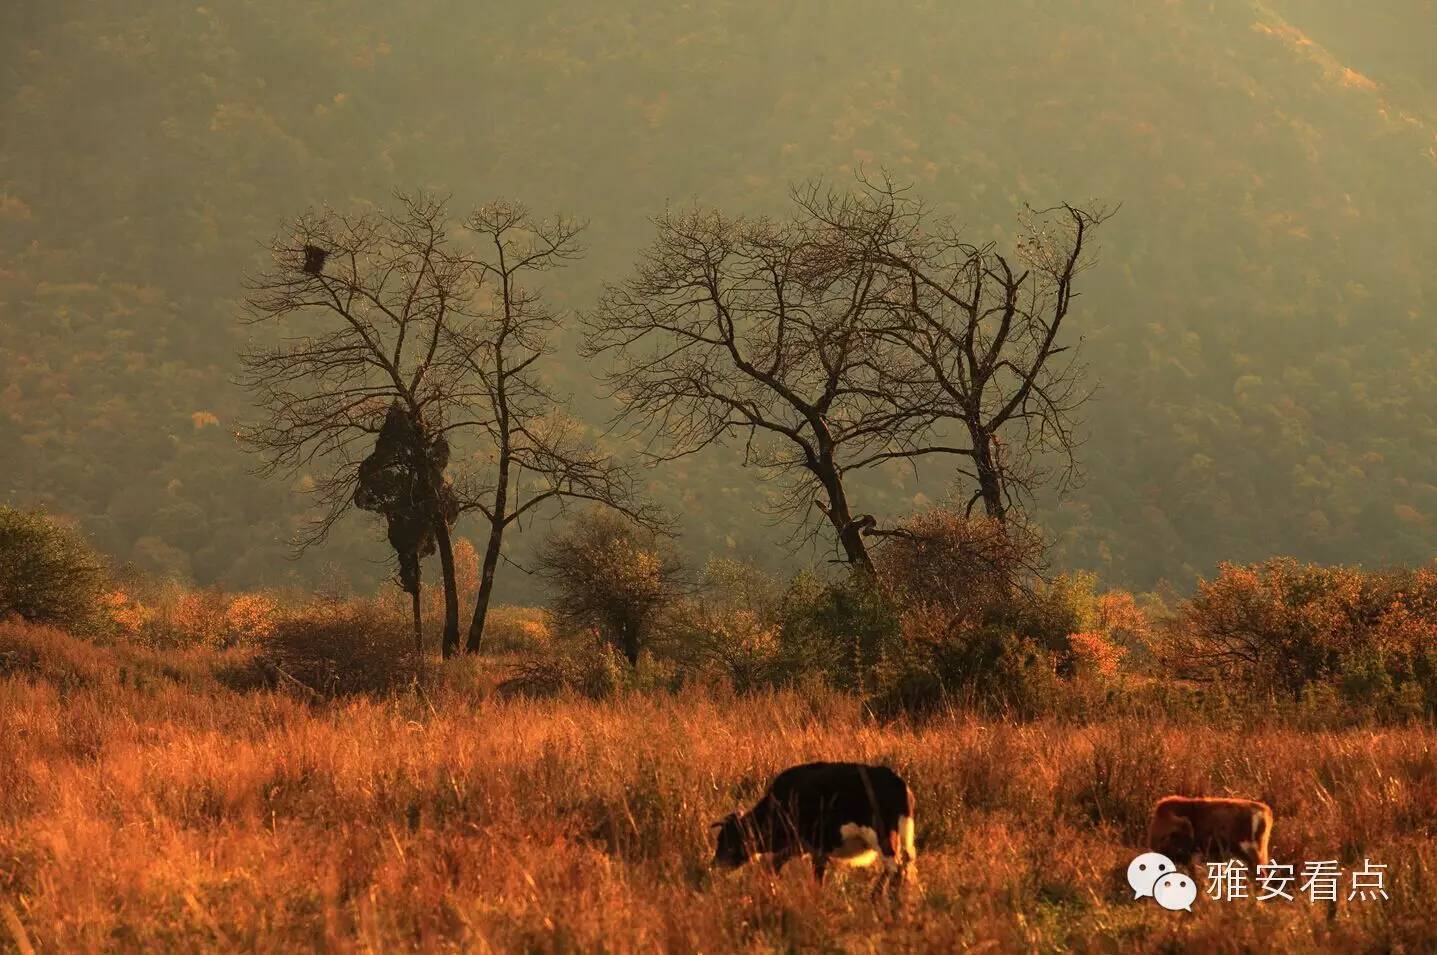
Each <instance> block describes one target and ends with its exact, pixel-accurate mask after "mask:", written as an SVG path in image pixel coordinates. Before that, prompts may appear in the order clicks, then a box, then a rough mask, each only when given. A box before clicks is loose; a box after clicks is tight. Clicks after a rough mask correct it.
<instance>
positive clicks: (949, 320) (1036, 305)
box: [795, 174, 1111, 521]
mask: <svg viewBox="0 0 1437 955" xmlns="http://www.w3.org/2000/svg"><path fill="white" fill-rule="evenodd" d="M795 198H796V200H797V202H798V204H799V206H800V207H801V208H802V209H803V210H804V211H805V212H806V213H807V214H808V215H809V216H811V217H812V219H813V221H814V223H815V228H816V229H817V230H818V231H819V232H820V233H821V234H822V239H821V242H822V245H823V248H824V255H825V257H826V259H827V264H826V266H825V267H826V268H828V269H831V270H836V271H841V272H846V273H851V272H854V271H860V270H864V269H875V270H877V271H878V272H879V273H880V276H879V277H878V278H876V279H875V286H877V287H879V288H880V289H881V291H880V292H878V293H876V294H879V295H881V297H882V298H883V300H884V302H885V303H886V304H887V305H888V306H889V307H890V308H891V310H892V312H891V314H892V320H891V321H890V322H889V323H888V324H887V326H886V327H885V329H884V334H885V335H887V336H888V337H889V338H890V339H891V341H892V344H894V345H895V346H898V347H901V348H903V349H904V350H905V351H906V352H907V353H908V354H909V355H910V356H911V358H912V359H913V360H915V361H916V366H913V365H910V366H908V369H909V370H910V371H911V370H912V369H913V368H914V367H916V368H917V377H915V378H912V379H910V380H909V381H908V382H907V383H906V384H905V385H899V386H898V387H900V388H902V387H907V388H909V389H911V390H917V391H921V392H924V393H925V394H926V396H927V397H926V399H925V404H926V406H927V407H928V408H929V409H930V410H931V411H932V413H933V420H934V422H935V424H939V423H941V422H952V423H955V424H956V425H958V426H959V427H960V428H961V430H962V434H963V437H965V438H966V439H967V443H966V445H964V446H944V448H943V450H944V451H945V452H947V453H951V454H956V455H959V456H961V457H966V458H967V459H968V462H969V465H968V466H966V467H960V468H959V470H960V472H961V473H962V474H964V475H966V476H967V477H968V478H970V479H971V480H972V481H973V482H974V484H975V490H974V492H973V495H972V497H971V498H970V499H969V501H968V504H967V510H968V511H969V512H970V513H971V511H972V508H973V506H974V505H975V504H976V503H977V502H979V501H982V503H983V507H984V510H985V512H986V514H987V516H989V517H991V518H994V519H996V520H999V521H1003V520H1005V519H1006V518H1007V517H1008V515H1009V512H1010V511H1011V510H1012V509H1013V507H1014V506H1015V505H1016V504H1018V503H1020V502H1021V500H1022V499H1024V498H1027V497H1030V496H1031V494H1032V492H1033V490H1034V489H1035V488H1036V487H1037V486H1039V485H1040V484H1042V483H1045V482H1046V481H1048V480H1050V479H1051V478H1052V477H1053V476H1054V475H1053V474H1052V473H1051V471H1049V470H1048V468H1049V467H1051V466H1053V465H1054V464H1056V467H1057V469H1058V471H1059V473H1058V475H1057V478H1058V481H1059V484H1060V486H1065V485H1066V484H1067V483H1068V482H1069V481H1070V480H1071V479H1073V478H1074V477H1075V476H1076V474H1077V465H1076V460H1075V458H1074V450H1075V446H1076V440H1077V439H1076V433H1077V427H1078V424H1079V422H1078V420H1077V415H1078V412H1079V409H1080V408H1081V406H1082V405H1083V403H1084V402H1085V401H1086V400H1087V399H1088V397H1089V396H1090V395H1091V389H1090V388H1088V387H1087V386H1086V385H1085V381H1084V377H1085V376H1084V372H1085V369H1084V366H1083V365H1082V363H1081V362H1080V360H1079V358H1078V349H1077V346H1078V342H1077V341H1075V340H1074V339H1073V337H1072V336H1066V335H1064V334H1063V333H1064V331H1065V320H1066V319H1067V318H1068V316H1069V314H1070V312H1071V307H1072V303H1073V300H1074V299H1075V298H1076V297H1077V291H1076V290H1075V281H1076V279H1077V277H1078V276H1079V275H1080V274H1081V273H1082V272H1083V271H1084V270H1085V269H1086V268H1088V267H1089V266H1090V265H1091V242H1092V233H1093V231H1094V230H1095V229H1096V227H1097V226H1099V225H1101V224H1102V223H1103V222H1104V221H1105V220H1106V219H1107V218H1108V217H1109V216H1110V214H1111V213H1110V212H1109V211H1108V210H1106V209H1102V208H1095V209H1082V208H1078V207H1076V206H1071V205H1067V204H1064V205H1060V206H1056V207H1054V208H1052V209H1046V210H1041V211H1033V210H1031V209H1029V210H1027V211H1026V212H1025V214H1024V215H1023V216H1022V217H1021V220H1020V224H1021V228H1022V235H1021V237H1020V238H1019V240H1018V242H1017V244H1016V249H1015V251H1014V252H1013V254H1012V255H1007V254H1004V253H1002V252H1000V251H998V249H997V246H996V244H994V243H991V242H990V243H986V244H982V245H979V244H975V243H973V242H971V241H969V240H967V239H965V238H964V237H963V236H962V234H961V232H960V230H958V229H957V228H956V227H955V226H954V225H953V223H952V222H951V221H949V220H947V219H943V218H939V217H936V216H933V215H932V214H931V213H930V212H929V210H928V209H927V208H926V207H925V206H924V205H923V203H922V202H920V201H919V200H918V199H916V198H914V197H913V196H912V195H911V194H910V193H909V192H908V191H907V190H906V189H904V188H901V187H898V186H895V185H894V184H893V183H892V182H891V181H890V180H888V179H887V178H884V179H883V180H881V181H876V180H871V179H868V178H866V177H864V176H862V175H861V174H860V175H859V177H858V183H857V188H856V189H854V190H852V191H848V192H841V193H840V192H836V191H834V190H832V189H829V188H825V187H824V186H822V185H821V184H818V183H812V184H809V185H808V186H806V187H805V188H803V189H801V190H799V191H797V192H796V195H795ZM935 430H940V431H941V430H942V428H941V425H940V426H939V427H937V428H936V429H935ZM931 449H932V445H931V444H930V445H929V446H928V447H927V448H926V450H931Z"/></svg>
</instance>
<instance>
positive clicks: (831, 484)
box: [816, 461, 873, 574]
mask: <svg viewBox="0 0 1437 955" xmlns="http://www.w3.org/2000/svg"><path fill="white" fill-rule="evenodd" d="M816 473H817V476H818V480H819V482H820V483H821V484H822V485H823V489H824V491H825V493H826V494H827V495H828V507H827V508H826V511H825V512H826V513H827V514H828V520H829V523H831V524H832V525H833V530H834V532H835V533H836V534H837V535H838V543H839V546H841V547H842V548H843V555H844V559H845V560H847V561H848V565H849V566H850V567H853V568H854V569H856V570H858V571H860V572H862V573H865V574H872V573H873V558H872V557H871V556H869V553H868V542H867V541H865V540H864V539H863V529H864V527H865V526H866V525H865V524H864V522H862V521H855V520H854V519H853V513H852V512H851V511H850V510H849V506H848V495H847V494H845V493H844V490H843V477H842V475H841V474H840V473H839V471H838V468H837V466H836V465H835V464H834V463H833V462H832V461H822V462H820V464H819V467H818V468H817V469H816Z"/></svg>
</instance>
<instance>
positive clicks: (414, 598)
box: [409, 580, 424, 660]
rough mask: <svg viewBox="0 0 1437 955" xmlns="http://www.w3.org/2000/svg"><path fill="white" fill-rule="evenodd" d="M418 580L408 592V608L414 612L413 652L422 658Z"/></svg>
mask: <svg viewBox="0 0 1437 955" xmlns="http://www.w3.org/2000/svg"><path fill="white" fill-rule="evenodd" d="M418 584H419V582H418V581H417V580H416V581H415V587H414V589H413V590H411V591H410V592H409V603H410V610H411V611H412V612H413V614H414V652H415V653H417V654H419V657H420V659H421V660H422V659H423V658H424V615H423V614H422V613H421V612H420V606H419V593H420V588H419V586H418Z"/></svg>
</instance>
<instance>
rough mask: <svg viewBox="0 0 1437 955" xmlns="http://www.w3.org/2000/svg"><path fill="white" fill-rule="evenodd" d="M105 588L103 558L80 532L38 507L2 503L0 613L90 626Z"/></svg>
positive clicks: (54, 622) (36, 619)
mask: <svg viewBox="0 0 1437 955" xmlns="http://www.w3.org/2000/svg"><path fill="white" fill-rule="evenodd" d="M103 587H104V574H103V573H102V569H101V564H100V561H99V560H98V558H96V556H95V554H94V552H92V551H91V550H90V548H89V546H88V545H87V544H86V543H85V541H84V539H83V538H81V536H80V535H79V533H78V532H77V531H75V530H74V529H73V528H71V527H68V526H66V525H65V524H62V523H60V522H58V521H56V520H54V519H53V518H50V517H47V516H46V515H45V514H43V513H40V512H37V511H20V510H16V509H14V508H10V507H0V617H6V616H8V615H10V614H15V615H16V616H18V617H20V618H21V619H22V620H27V621H30V622H32V623H50V624H55V625H57V626H61V627H86V626H89V625H90V624H92V623H93V622H94V621H95V619H96V611H97V609H98V608H99V605H100V598H101V594H102V593H103Z"/></svg>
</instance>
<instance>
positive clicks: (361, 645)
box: [261, 598, 421, 695]
mask: <svg viewBox="0 0 1437 955" xmlns="http://www.w3.org/2000/svg"><path fill="white" fill-rule="evenodd" d="M261 658H262V659H263V661H264V662H265V663H266V664H268V666H269V667H270V668H271V669H272V670H273V671H274V672H275V673H276V674H277V675H278V677H279V679H280V680H281V681H283V682H288V681H291V680H292V681H295V682H298V683H300V684H303V685H304V686H306V687H308V688H309V689H311V690H313V691H315V692H317V693H321V694H325V695H338V694H351V693H375V692H384V691H388V690H393V689H397V688H399V687H402V686H404V685H406V684H408V683H410V682H411V681H413V680H414V678H415V677H416V676H417V675H418V673H419V668H420V665H421V660H420V658H419V656H418V654H416V653H415V650H414V634H413V631H412V629H411V624H410V621H409V620H408V618H407V617H406V616H405V615H404V614H403V613H402V612H401V611H400V610H399V608H398V607H397V605H395V604H393V603H386V602H385V601H382V600H377V599H375V600H362V599H357V598H356V599H350V600H333V599H325V598H320V599H316V600H315V601H313V602H312V603H309V604H306V605H305V606H304V607H302V608H300V609H298V610H296V611H294V612H292V613H289V614H285V615H283V616H281V617H280V618H279V619H278V620H276V621H275V624H274V626H273V628H272V629H271V630H270V633H269V635H268V636H266V637H265V638H264V639H263V640H262V641H261Z"/></svg>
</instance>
